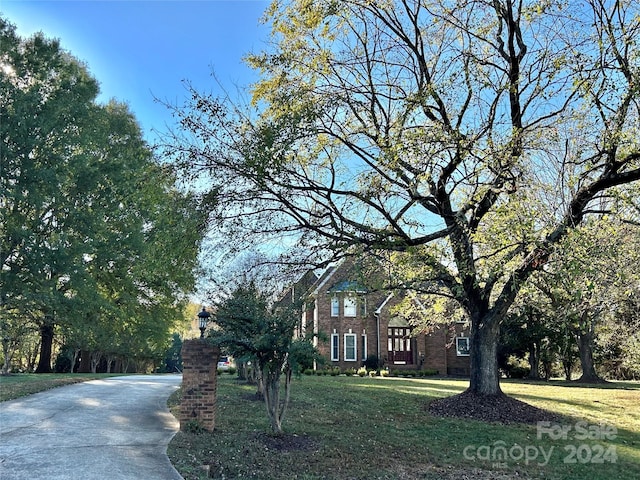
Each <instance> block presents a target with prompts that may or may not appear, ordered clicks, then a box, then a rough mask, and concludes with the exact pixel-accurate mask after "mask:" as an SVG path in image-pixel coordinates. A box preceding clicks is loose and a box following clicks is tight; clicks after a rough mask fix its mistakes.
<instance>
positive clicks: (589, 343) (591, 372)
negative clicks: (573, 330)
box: [576, 329, 602, 383]
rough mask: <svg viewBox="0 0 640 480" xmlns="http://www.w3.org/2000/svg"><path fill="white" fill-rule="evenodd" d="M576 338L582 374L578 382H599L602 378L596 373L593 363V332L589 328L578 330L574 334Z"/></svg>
mask: <svg viewBox="0 0 640 480" xmlns="http://www.w3.org/2000/svg"><path fill="white" fill-rule="evenodd" d="M576 338H577V340H578V352H579V354H580V366H581V367H582V376H581V377H580V378H579V379H578V381H579V382H589V383H599V382H602V379H601V378H600V377H599V376H598V374H597V373H596V368H595V365H594V363H593V332H592V330H591V329H589V330H587V331H586V332H585V331H582V332H578V333H577V335H576Z"/></svg>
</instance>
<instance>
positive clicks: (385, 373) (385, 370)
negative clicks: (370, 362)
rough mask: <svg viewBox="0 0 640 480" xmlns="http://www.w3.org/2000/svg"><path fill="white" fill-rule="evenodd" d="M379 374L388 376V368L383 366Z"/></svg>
mask: <svg viewBox="0 0 640 480" xmlns="http://www.w3.org/2000/svg"><path fill="white" fill-rule="evenodd" d="M380 376H381V377H388V376H389V370H388V369H386V368H383V369H382V370H380Z"/></svg>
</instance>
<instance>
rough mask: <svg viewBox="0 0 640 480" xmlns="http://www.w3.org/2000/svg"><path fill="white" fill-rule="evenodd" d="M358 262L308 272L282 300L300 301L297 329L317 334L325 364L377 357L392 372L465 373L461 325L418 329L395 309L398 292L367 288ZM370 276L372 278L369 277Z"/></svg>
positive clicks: (355, 362) (346, 365) (356, 363)
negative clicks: (426, 329)
mask: <svg viewBox="0 0 640 480" xmlns="http://www.w3.org/2000/svg"><path fill="white" fill-rule="evenodd" d="M363 277H364V276H363V275H362V274H361V272H360V269H359V268H358V266H357V264H356V263H354V262H353V261H349V260H346V261H343V262H341V263H340V264H338V265H336V266H333V267H329V268H328V269H327V270H326V271H325V272H324V273H322V274H321V275H320V276H316V275H315V274H313V273H312V272H307V274H305V275H304V276H303V277H302V278H301V279H300V280H299V281H298V282H296V283H295V284H294V285H292V286H291V287H289V289H288V290H287V291H286V292H285V297H283V300H284V299H290V300H293V299H300V298H302V299H303V300H304V305H305V308H304V309H303V313H302V318H301V321H300V325H299V327H298V331H299V332H301V333H307V334H308V333H312V332H313V333H315V334H317V333H320V332H322V333H323V334H324V335H323V336H322V337H321V338H322V339H319V337H315V344H316V347H317V348H318V350H319V351H320V353H321V354H322V355H323V356H324V357H325V358H326V365H330V366H337V367H340V368H342V369H345V368H350V367H351V368H356V369H357V368H359V367H361V366H362V365H363V364H364V362H365V360H367V358H369V357H370V356H375V357H377V358H378V360H379V361H381V362H382V365H383V366H385V367H388V368H389V369H390V370H401V369H416V370H418V369H433V370H437V371H438V372H439V373H440V374H443V375H465V376H466V375H469V353H468V352H469V338H468V337H469V331H468V327H466V325H465V324H463V323H453V324H451V325H446V326H445V325H443V326H441V327H435V328H434V329H432V330H431V331H429V332H418V331H416V330H415V329H414V328H413V327H412V326H411V325H410V324H409V322H408V321H407V320H406V319H405V318H403V317H402V316H401V315H397V314H395V313H394V312H393V310H392V309H393V307H394V306H396V305H397V304H398V302H399V301H400V300H401V295H398V294H393V293H389V292H387V291H382V290H376V289H374V288H370V287H367V285H366V284H367V283H370V284H375V281H374V280H372V279H371V278H368V280H367V281H365V280H363ZM370 280H372V281H370Z"/></svg>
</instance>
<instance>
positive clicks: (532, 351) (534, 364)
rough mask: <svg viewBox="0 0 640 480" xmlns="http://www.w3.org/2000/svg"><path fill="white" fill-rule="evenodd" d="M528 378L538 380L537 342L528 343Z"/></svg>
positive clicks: (538, 357)
mask: <svg viewBox="0 0 640 480" xmlns="http://www.w3.org/2000/svg"><path fill="white" fill-rule="evenodd" d="M529 367H530V370H529V378H530V379H532V380H540V346H539V345H538V343H537V342H531V345H529Z"/></svg>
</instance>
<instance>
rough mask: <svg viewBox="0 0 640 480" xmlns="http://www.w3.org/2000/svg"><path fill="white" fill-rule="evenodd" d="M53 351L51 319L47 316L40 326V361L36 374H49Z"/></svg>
mask: <svg viewBox="0 0 640 480" xmlns="http://www.w3.org/2000/svg"><path fill="white" fill-rule="evenodd" d="M52 350H53V318H51V316H49V315H47V316H45V318H44V322H43V323H42V325H40V359H39V360H38V366H37V367H36V373H51V371H52V370H51V353H52Z"/></svg>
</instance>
